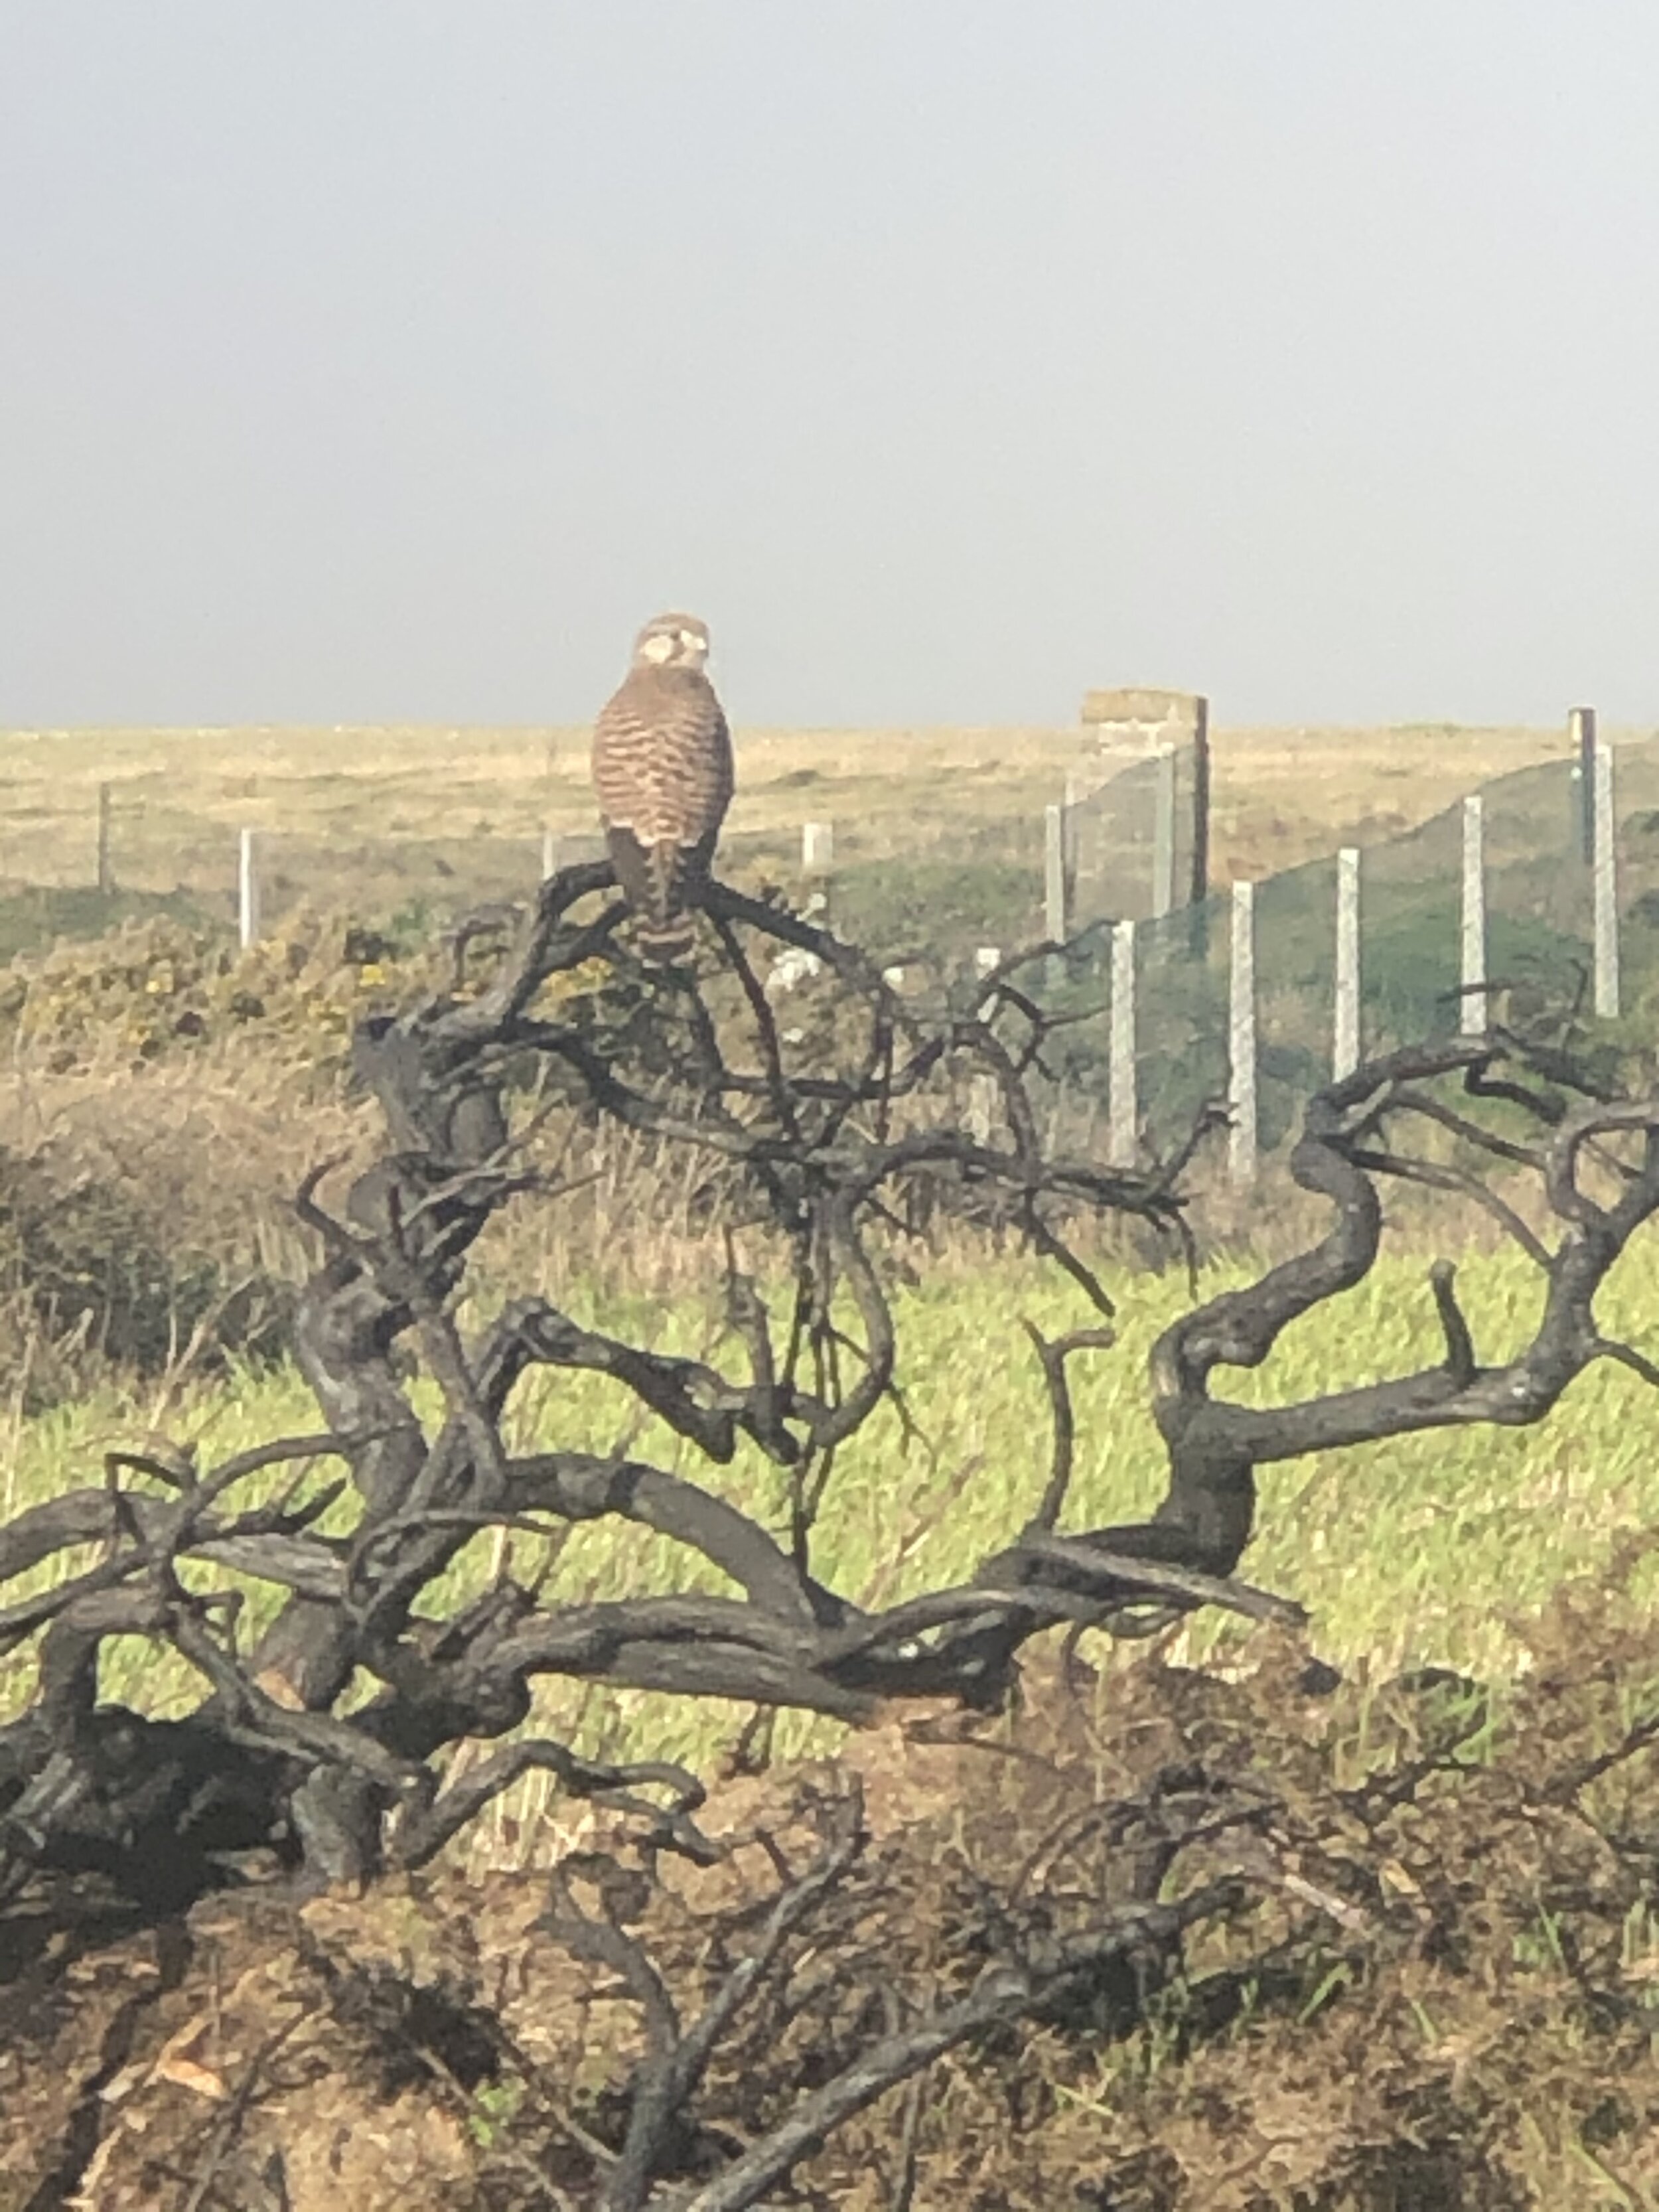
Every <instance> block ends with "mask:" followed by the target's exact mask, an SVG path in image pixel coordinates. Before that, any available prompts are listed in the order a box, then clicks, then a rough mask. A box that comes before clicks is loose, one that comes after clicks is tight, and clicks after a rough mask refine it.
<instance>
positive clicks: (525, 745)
mask: <svg viewBox="0 0 1659 2212" xmlns="http://www.w3.org/2000/svg"><path fill="white" fill-rule="evenodd" d="M0 744H3V762H4V765H3V769H0V887H3V888H4V889H15V888H16V887H17V886H20V885H21V884H46V885H54V886H58V887H69V886H78V885H84V884H87V883H88V882H89V881H91V880H92V879H93V872H94V848H95V825H96V818H97V787H98V785H99V784H100V782H101V781H107V782H108V783H109V784H110V785H111V786H112V792H113V805H114V816H113V823H112V854H113V859H114V865H115V873H116V878H117V881H118V883H119V884H122V885H124V886H125V887H127V888H129V889H131V890H142V891H146V892H149V893H151V894H161V893H166V892H170V891H173V890H176V889H177V888H179V886H183V887H185V889H187V890H190V891H191V892H192V893H193V894H195V895H196V896H197V897H198V898H200V899H201V900H203V901H204V902H206V903H207V904H209V905H210V907H211V908H213V909H214V910H216V911H223V912H226V913H228V912H229V911H230V910H231V902H232V900H233V897H234V887H235V871H236V841H237V833H238V831H239V830H240V829H241V828H242V827H243V826H244V825H247V826H252V827H253V828H256V829H264V830H267V831H270V832H271V833H272V835H273V842H272V845H271V847H270V867H271V872H272V878H273V880H272V897H273V901H274V902H275V903H276V904H281V903H283V902H291V901H292V900H293V899H295V898H296V897H299V896H307V897H310V898H313V899H316V900H319V901H321V902H330V901H331V900H335V899H337V898H339V897H341V896H351V897H354V898H356V899H359V900H362V901H366V902H371V903H374V904H377V905H379V906H381V907H383V908H390V907H394V906H396V905H397V904H398V903H400V902H404V901H406V900H408V899H410V898H411V897H429V896H441V895H442V893H443V891H444V890H445V889H446V887H447V886H453V884H456V883H457V881H458V880H459V881H461V882H464V883H465V885H466V887H467V889H468V891H469V894H470V895H472V896H497V895H504V894H505V893H506V892H507V891H510V890H521V889H522V888H523V886H524V885H525V884H526V882H528V881H531V880H533V875H534V871H535V869H536V867H537V866H538V860H539V851H540V839H541V833H542V830H543V829H544V827H545V828H550V829H554V830H555V831H556V832H558V833H560V834H561V835H564V836H580V835H582V834H586V833H591V831H592V829H593V827H594V815H593V805H592V795H591V793H590V791H589V787H588V781H587V733H586V731H585V730H581V729H532V728H524V729H446V728H408V729H344V728H342V729H258V728H253V729H227V730H64V731H10V732H4V733H0ZM1213 744H1214V759H1215V789H1214V807H1213V817H1212V846H1213V868H1212V873H1213V876H1214V878H1215V880H1216V881H1218V882H1222V883H1225V882H1226V881H1227V880H1229V879H1230V878H1231V877H1232V876H1234V875H1239V874H1249V875H1263V874H1268V873H1272V872H1276V871H1278V870H1279V869H1282V868H1285V867H1289V866H1295V865H1296V864H1297V863H1298V862H1300V861H1302V860H1307V859H1310V858H1311V857H1313V856H1314V855H1315V854H1319V853H1322V852H1328V851H1329V850H1330V849H1331V848H1332V847H1333V846H1334V844H1335V843H1338V842H1345V841H1359V842H1375V841H1376V840H1378V839H1381V838H1383V837H1387V836H1392V835H1394V834H1396V833H1397V832H1398V831H1399V830H1400V829H1405V828H1408V827H1410V826H1411V825H1413V823H1417V822H1419V821H1422V820H1424V819H1425V818H1426V817H1428V816H1430V815H1431V814H1433V813H1435V812H1436V811H1438V810H1439V809H1440V808H1442V807H1443V806H1445V805H1449V804H1450V802H1451V801H1452V800H1453V799H1455V798H1456V797H1458V796H1459V795H1460V794H1461V793H1463V792H1465V791H1467V790H1469V789H1471V788H1472V787H1474V785H1475V784H1477V783H1480V782H1481V781H1485V780H1486V779H1488V778H1490V777H1492V776H1493V775H1501V774H1503V773H1504V772H1505V771H1507V770H1509V769H1516V768H1522V767H1526V766H1528V765H1530V764H1532V763H1534V762H1538V761H1542V760H1547V759H1553V758H1559V757H1561V756H1562V755H1563V753H1564V752H1565V736H1564V734H1563V732H1561V731H1559V730H1538V729H1520V728H1510V729H1476V728H1459V727H1455V726H1451V725H1444V726H1410V727H1402V728H1395V729H1340V728H1333V729H1305V730H1282V729H1281V730H1261V729H1243V728H1240V729H1233V728H1228V727H1226V726H1220V727H1218V728H1217V729H1216V731H1215V733H1214V739H1213ZM737 750H738V797H737V799H736V802H735V804H734V805H733V808H732V816H731V819H730V825H729V833H728V842H729V844H730V846H731V847H732V849H733V850H734V851H736V852H738V853H742V852H744V851H745V850H750V849H752V850H754V851H756V852H757V853H761V854H767V853H770V854H775V855H777V856H781V857H782V858H784V859H787V856H788V855H789V854H792V853H796V854H798V852H799V825H800V823H801V822H802V821H803V820H805V819H808V818H811V819H813V820H820V821H829V822H833V823H835V824H836V831H837V839H838V848H839V849H840V850H842V851H843V852H846V853H850V854H854V855H859V856H862V857H866V858H879V857H881V856H882V855H883V854H884V853H890V852H892V851H895V850H897V849H900V848H905V847H914V846H915V845H916V844H918V843H922V844H925V845H932V846H936V847H938V848H939V850H940V851H941V852H949V851H960V852H962V853H964V854H965V853H967V852H969V850H971V849H972V848H973V847H974V842H975V837H976V836H983V835H984V834H985V833H986V832H987V830H990V829H999V830H1000V829H1005V828H1006V825H1008V824H1010V823H1024V824H1027V825H1029V830H1030V846H1031V851H1030V856H1029V857H1030V861H1031V863H1032V865H1033V867H1034V869H1035V871H1036V873H1037V874H1038V876H1039V878H1040V869H1041V849H1042V848H1041V819H1042V809H1043V807H1044V806H1045V805H1047V804H1048V802H1049V801H1050V800H1052V799H1057V798H1059V797H1060V794H1061V793H1062V791H1063V789H1064V787H1065V780H1066V775H1067V773H1068V772H1073V771H1077V770H1079V769H1086V768H1087V766H1088V764H1089V763H1090V762H1091V760H1093V759H1094V758H1096V757H1097V756H1096V754H1095V752H1094V750H1093V749H1092V746H1091V743H1090V741H1088V740H1087V739H1085V735H1084V733H1083V732H1082V730H1081V728H1080V727H1079V728H1073V729H1039V728H991V729H945V730H930V729H915V730H857V731H847V730H808V731H768V730H740V731H739V732H738V736H737Z"/></svg>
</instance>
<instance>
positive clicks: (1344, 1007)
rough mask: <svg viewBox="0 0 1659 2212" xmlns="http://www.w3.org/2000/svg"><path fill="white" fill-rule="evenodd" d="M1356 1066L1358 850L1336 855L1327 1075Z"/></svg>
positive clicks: (1346, 849)
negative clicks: (1332, 1007) (1331, 1027)
mask: <svg viewBox="0 0 1659 2212" xmlns="http://www.w3.org/2000/svg"><path fill="white" fill-rule="evenodd" d="M1358 1065H1359V848H1358V845H1344V846H1343V847H1342V848H1340V851H1339V852H1338V854H1337V856H1336V1008H1335V1035H1334V1038H1333V1040H1332V1044H1331V1073H1332V1075H1333V1077H1334V1079H1335V1080H1336V1081H1337V1082H1339V1083H1340V1081H1341V1080H1342V1079H1343V1077H1344V1076H1345V1075H1352V1073H1353V1072H1354V1070H1355V1068H1356V1067H1358Z"/></svg>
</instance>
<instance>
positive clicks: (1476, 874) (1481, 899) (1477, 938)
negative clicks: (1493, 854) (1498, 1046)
mask: <svg viewBox="0 0 1659 2212" xmlns="http://www.w3.org/2000/svg"><path fill="white" fill-rule="evenodd" d="M1481 817H1482V807H1481V801H1480V794H1479V793H1474V795H1473V796H1472V797H1470V798H1468V799H1465V800H1464V801H1463V963H1462V991H1461V992H1460V994H1459V995H1458V1001H1457V1005H1458V1017H1457V1034H1458V1035H1459V1036H1485V1035H1486V863H1485V858H1484V842H1483V836H1482V829H1483V824H1482V819H1481Z"/></svg>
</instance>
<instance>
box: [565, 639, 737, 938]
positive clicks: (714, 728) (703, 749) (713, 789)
mask: <svg viewBox="0 0 1659 2212" xmlns="http://www.w3.org/2000/svg"><path fill="white" fill-rule="evenodd" d="M707 659H708V625H707V623H701V622H699V621H698V619H697V617H696V616H695V615H677V614H668V615H658V616H657V617H655V619H654V620H653V621H651V622H648V623H647V624H646V626H645V628H644V629H642V630H641V632H640V634H639V635H638V637H637V638H636V639H635V641H634V665H633V666H632V667H631V668H630V669H629V671H628V673H627V675H626V676H625V677H624V678H623V680H622V683H621V684H620V685H619V686H618V687H617V690H616V691H614V692H613V693H612V694H611V697H610V698H609V699H608V700H607V701H606V702H605V706H604V708H602V709H601V711H600V714H599V720H598V722H597V723H596V724H595V726H594V730H593V787H594V789H595V791H596V792H597V793H598V794H599V814H600V817H601V819H602V820H603V822H604V823H605V843H606V844H607V845H608V846H609V848H610V850H611V866H613V867H614V868H615V869H616V871H617V884H619V885H620V886H621V889H622V894H623V897H624V898H625V899H626V900H627V901H628V903H629V906H630V907H631V908H633V910H634V912H635V914H636V915H638V917H639V939H638V941H639V946H640V951H641V953H642V954H643V956H644V957H645V958H646V959H647V960H652V961H656V962H659V963H660V962H664V961H670V960H678V959H682V958H684V956H685V954H686V953H687V952H688V951H690V946H691V939H692V923H691V909H692V908H694V907H695V906H696V904H697V902H698V901H699V900H700V899H701V897H702V892H703V888H704V886H705V885H706V884H707V883H708V871H709V865H710V863H711V862H712V860H714V845H715V842H716V840H717V839H718V838H719V836H720V823H721V822H722V820H723V819H724V818H725V815H726V808H727V807H728V806H729V805H731V803H732V734H731V732H730V731H729V730H728V729H727V728H726V716H725V714H723V713H722V712H721V711H720V701H719V700H718V699H717V698H716V697H715V696H714V685H713V684H711V683H710V682H709V681H708V677H707V676H705V675H704V673H703V663H704V662H705V661H706V660H707Z"/></svg>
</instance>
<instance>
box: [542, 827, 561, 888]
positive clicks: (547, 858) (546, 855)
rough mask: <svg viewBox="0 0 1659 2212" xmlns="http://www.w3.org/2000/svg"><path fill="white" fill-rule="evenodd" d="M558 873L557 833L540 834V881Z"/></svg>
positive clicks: (545, 880)
mask: <svg viewBox="0 0 1659 2212" xmlns="http://www.w3.org/2000/svg"><path fill="white" fill-rule="evenodd" d="M558 872H559V833H558V831H557V830H556V829H544V830H543V832H542V881H543V882H544V883H546V882H547V880H548V878H550V876H556V875H557V874H558Z"/></svg>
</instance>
